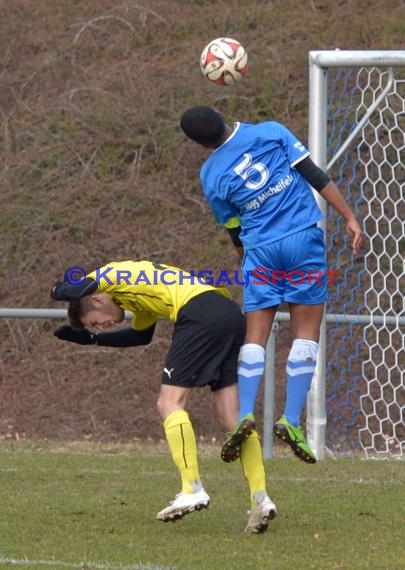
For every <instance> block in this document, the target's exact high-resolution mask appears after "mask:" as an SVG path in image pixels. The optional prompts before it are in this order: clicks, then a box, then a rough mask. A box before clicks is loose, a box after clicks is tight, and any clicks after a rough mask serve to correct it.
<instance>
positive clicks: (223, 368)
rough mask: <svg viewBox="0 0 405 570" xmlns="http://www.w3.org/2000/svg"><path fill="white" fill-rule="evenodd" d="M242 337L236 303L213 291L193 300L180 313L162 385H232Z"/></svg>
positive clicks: (238, 309)
mask: <svg viewBox="0 0 405 570" xmlns="http://www.w3.org/2000/svg"><path fill="white" fill-rule="evenodd" d="M244 337H245V319H244V316H243V315H242V312H241V309H240V307H239V305H237V303H235V302H234V301H232V300H231V299H227V298H226V297H224V296H223V295H221V294H220V293H216V292H215V291H209V292H207V293H202V294H201V295H198V296H197V297H194V298H193V299H191V300H190V301H189V302H188V303H187V305H186V306H185V307H183V308H182V309H181V310H180V311H179V314H178V318H177V321H176V323H175V325H174V331H173V338H172V344H171V347H170V349H169V352H168V354H167V357H166V363H165V368H164V371H163V376H162V384H169V385H171V386H182V387H186V388H195V387H200V386H206V385H209V386H210V387H211V390H219V389H220V388H225V387H226V386H230V385H231V384H235V383H236V382H237V364H238V355H239V350H240V347H241V346H242V344H243V341H244Z"/></svg>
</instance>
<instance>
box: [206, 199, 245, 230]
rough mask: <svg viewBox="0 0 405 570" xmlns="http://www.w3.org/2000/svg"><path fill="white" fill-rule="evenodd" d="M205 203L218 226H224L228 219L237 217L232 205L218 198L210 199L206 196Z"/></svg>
mask: <svg viewBox="0 0 405 570" xmlns="http://www.w3.org/2000/svg"><path fill="white" fill-rule="evenodd" d="M206 196H207V195H206ZM207 201H208V204H209V206H210V208H211V211H212V213H213V214H214V218H215V220H216V221H217V222H218V224H222V225H224V224H226V222H227V221H228V220H229V219H230V218H234V217H238V216H239V214H238V212H237V211H236V210H235V208H234V206H233V205H232V204H230V203H229V202H227V201H225V200H221V198H218V196H213V197H212V198H211V199H210V198H209V196H207Z"/></svg>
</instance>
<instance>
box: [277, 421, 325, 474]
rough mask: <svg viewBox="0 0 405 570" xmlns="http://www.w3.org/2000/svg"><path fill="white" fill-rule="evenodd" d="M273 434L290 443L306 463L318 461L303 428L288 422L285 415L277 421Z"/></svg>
mask: <svg viewBox="0 0 405 570" xmlns="http://www.w3.org/2000/svg"><path fill="white" fill-rule="evenodd" d="M273 434H274V435H276V436H277V437H278V438H279V439H281V440H282V441H285V443H288V445H289V446H290V447H291V449H292V450H293V452H294V453H295V455H296V456H297V457H298V458H299V459H301V460H302V461H305V462H306V463H316V457H315V455H314V452H313V451H312V449H311V448H310V447H309V445H308V444H307V442H306V440H305V437H304V432H303V431H302V428H301V427H295V426H293V425H292V424H290V423H288V421H287V420H286V417H285V416H282V417H281V418H280V419H279V420H278V422H276V423H275V425H274V428H273Z"/></svg>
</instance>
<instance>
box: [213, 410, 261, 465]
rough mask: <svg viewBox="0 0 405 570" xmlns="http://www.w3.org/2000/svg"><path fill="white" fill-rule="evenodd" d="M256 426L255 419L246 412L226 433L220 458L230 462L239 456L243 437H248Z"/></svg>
mask: <svg viewBox="0 0 405 570" xmlns="http://www.w3.org/2000/svg"><path fill="white" fill-rule="evenodd" d="M255 427H256V421H255V417H254V415H253V414H246V416H245V417H244V418H242V419H241V420H240V421H239V422H238V423H237V424H236V426H235V427H234V429H233V430H232V431H230V432H228V433H227V436H226V440H225V443H224V445H223V447H222V450H221V459H222V461H225V463H232V462H233V461H236V460H237V459H239V457H240V447H241V445H242V442H243V440H244V439H246V438H247V437H249V435H250V434H251V433H252V432H253V430H254V429H255Z"/></svg>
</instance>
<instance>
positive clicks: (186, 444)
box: [163, 410, 201, 493]
mask: <svg viewBox="0 0 405 570" xmlns="http://www.w3.org/2000/svg"><path fill="white" fill-rule="evenodd" d="M163 428H164V430H165V434H166V439H167V443H168V444H169V448H170V452H171V454H172V458H173V461H174V463H175V465H176V467H177V469H178V470H179V471H180V475H181V483H182V489H181V490H182V492H183V493H193V492H195V491H199V490H200V489H201V481H200V474H199V471H198V461H197V444H196V440H195V435H194V429H193V426H192V425H191V422H190V418H189V416H188V413H187V412H186V411H185V410H176V411H174V412H172V413H171V414H170V415H169V416H167V418H166V419H165V421H164V423H163Z"/></svg>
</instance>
